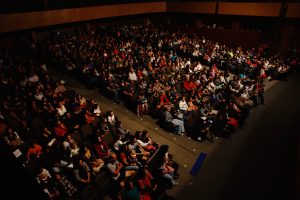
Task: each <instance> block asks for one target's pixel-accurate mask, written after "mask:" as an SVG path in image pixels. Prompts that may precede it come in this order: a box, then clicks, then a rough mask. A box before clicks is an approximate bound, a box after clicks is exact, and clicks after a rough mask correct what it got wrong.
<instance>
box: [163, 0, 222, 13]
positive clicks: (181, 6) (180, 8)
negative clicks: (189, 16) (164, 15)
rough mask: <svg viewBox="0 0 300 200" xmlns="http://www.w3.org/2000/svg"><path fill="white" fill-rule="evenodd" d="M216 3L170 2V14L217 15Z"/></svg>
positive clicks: (168, 6)
mask: <svg viewBox="0 0 300 200" xmlns="http://www.w3.org/2000/svg"><path fill="white" fill-rule="evenodd" d="M215 8H216V3H215V2H199V3H198V2H168V4H167V11H168V12H183V13H201V14H215Z"/></svg>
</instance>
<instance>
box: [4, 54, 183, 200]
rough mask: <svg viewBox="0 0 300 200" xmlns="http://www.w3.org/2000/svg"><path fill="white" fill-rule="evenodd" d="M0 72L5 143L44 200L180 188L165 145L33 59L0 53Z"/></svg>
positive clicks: (158, 193) (147, 195) (151, 195)
mask: <svg viewBox="0 0 300 200" xmlns="http://www.w3.org/2000/svg"><path fill="white" fill-rule="evenodd" d="M0 75H1V78H0V79H1V81H0V88H1V94H2V95H1V105H0V140H1V146H3V147H4V149H6V150H7V151H9V152H10V153H11V155H12V156H13V157H14V158H15V159H16V160H17V163H18V164H20V165H22V166H23V167H24V168H25V171H26V173H28V174H29V176H30V177H32V179H33V180H36V183H37V185H38V187H39V188H40V190H41V191H43V192H44V194H45V198H43V199H85V198H86V197H85V196H84V195H87V194H89V195H90V194H91V192H90V191H89V190H88V191H89V192H88V191H87V188H88V189H91V188H95V192H94V195H97V196H98V197H99V198H103V197H104V196H105V195H109V196H110V197H111V198H112V199H135V198H136V197H138V196H140V198H142V199H159V198H161V197H162V196H163V195H165V190H166V189H171V188H172V187H173V186H174V185H177V181H176V179H178V177H179V176H178V174H177V170H178V165H177V164H176V162H173V161H172V156H171V155H170V154H169V153H168V146H167V145H161V146H160V145H158V144H157V143H156V141H154V140H153V139H152V138H151V132H148V131H147V130H129V129H128V128H126V124H124V125H123V123H122V121H121V120H119V118H118V116H116V115H115V114H114V112H113V111H106V112H104V111H103V110H102V108H101V107H100V106H99V104H98V103H97V102H96V101H95V100H94V99H87V98H86V97H84V96H82V95H80V94H78V93H76V92H75V91H74V90H72V89H70V88H69V86H68V85H67V84H66V82H65V81H63V80H53V79H52V78H51V77H50V76H49V72H48V70H47V64H45V63H43V62H37V61H36V60H35V56H32V55H28V53H26V56H20V55H12V54H8V53H6V52H1V54H0ZM161 147H162V148H161ZM1 149H3V148H1ZM11 177H15V176H14V175H13V174H12V176H11ZM20 178H21V177H20ZM15 181H16V182H17V181H18V179H16V180H15ZM17 191H18V188H16V192H17Z"/></svg>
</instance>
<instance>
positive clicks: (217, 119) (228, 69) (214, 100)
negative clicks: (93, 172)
mask: <svg viewBox="0 0 300 200" xmlns="http://www.w3.org/2000/svg"><path fill="white" fill-rule="evenodd" d="M45 46H46V48H47V50H48V51H47V52H48V53H47V56H50V58H51V60H53V61H54V63H55V64H56V65H59V66H60V67H61V68H63V69H65V71H66V72H67V73H70V74H71V73H73V74H74V75H75V76H77V77H78V78H79V79H80V80H81V81H82V82H83V83H85V84H86V85H87V86H88V87H97V88H99V89H100V91H101V92H102V93H103V94H106V95H107V96H109V97H110V98H112V99H113V100H114V101H115V102H116V103H120V100H121V101H123V102H124V105H125V106H126V107H128V108H129V109H130V110H132V111H134V112H135V113H137V115H138V116H139V117H142V116H143V115H144V114H150V115H151V116H152V117H154V118H158V119H159V120H158V121H159V123H160V124H161V125H162V126H163V127H164V128H166V129H167V130H169V131H173V132H175V133H177V134H186V133H188V134H190V135H191V136H192V137H193V138H196V139H198V140H200V141H202V140H203V138H204V137H205V134H206V133H207V131H204V130H207V128H208V127H210V128H209V129H210V130H212V131H213V132H214V133H215V134H216V135H220V136H227V135H228V134H230V133H232V132H233V130H234V129H235V128H236V127H238V126H240V127H241V126H243V124H244V121H245V119H246V118H247V116H248V114H249V113H250V112H251V110H252V108H253V107H256V106H257V105H258V104H264V80H265V79H268V80H273V79H283V80H285V79H286V77H287V75H288V73H290V71H291V69H293V67H294V66H295V65H297V63H298V60H297V59H296V58H293V57H288V58H283V57H282V56H280V55H279V54H275V55H270V53H269V47H268V46H267V45H266V44H262V45H260V46H259V47H258V48H257V49H255V48H252V49H248V50H246V49H243V48H242V47H240V46H238V47H237V48H235V49H234V48H230V47H227V46H226V45H224V44H219V43H218V42H213V41H211V40H207V39H206V38H205V37H203V36H198V35H196V34H193V35H187V34H186V33H183V32H181V31H176V32H169V31H168V30H166V29H164V27H163V26H159V25H158V26H154V25H150V26H147V27H145V26H142V25H120V26H118V27H116V26H101V27H92V26H90V30H89V31H83V32H80V33H78V34H76V35H74V34H55V35H53V36H52V37H51V38H49V39H48V40H47V42H46V44H45ZM196 124H197V126H195V125H196ZM199 124H202V125H203V126H199ZM208 125H209V126H208ZM199 128H200V130H202V131H203V132H202V133H203V134H204V135H203V134H201V135H199Z"/></svg>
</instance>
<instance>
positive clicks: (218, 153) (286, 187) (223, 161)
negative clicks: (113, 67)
mask: <svg viewBox="0 0 300 200" xmlns="http://www.w3.org/2000/svg"><path fill="white" fill-rule="evenodd" d="M52 73H53V75H55V76H56V78H63V79H64V80H66V81H67V82H68V83H69V84H70V86H71V87H72V88H73V89H75V90H76V91H77V92H78V93H80V94H82V95H84V96H86V97H88V98H94V99H95V100H96V101H97V102H99V103H100V106H101V107H102V108H103V111H106V110H113V111H114V112H115V113H116V115H117V116H119V118H120V120H121V121H123V122H124V126H126V127H128V128H129V129H131V130H134V131H135V130H143V129H148V130H149V131H150V133H151V135H152V137H153V139H154V140H156V141H158V142H159V144H168V145H169V146H170V152H171V153H172V154H173V155H174V158H175V159H176V160H177V162H179V164H180V169H179V173H180V179H179V186H177V187H174V188H173V189H171V190H169V191H168V194H170V195H172V196H173V197H174V198H175V199H177V200H180V199H189V200H193V199H195V200H196V199H197V200H198V199H202V200H221V199H222V200H223V199H230V200H235V199H236V200H247V199H272V200H277V199H278V200H281V199H284V200H290V199H293V200H294V199H296V198H294V194H295V192H296V191H297V189H298V190H299V188H296V178H295V177H296V157H297V139H298V135H299V132H300V128H299V126H297V125H298V123H300V104H299V102H300V101H299V100H300V89H299V86H300V73H294V74H292V76H291V77H289V80H288V81H286V82H268V83H266V84H267V86H268V89H267V91H266V97H265V99H266V105H264V106H259V107H258V108H257V109H255V110H253V112H252V113H251V116H250V117H249V119H247V121H246V126H245V127H244V129H243V130H238V131H237V132H236V133H234V135H232V136H231V138H230V139H225V140H223V139H217V138H215V143H210V142H208V141H204V142H202V143H199V142H195V141H193V140H191V139H190V138H188V137H186V136H174V135H172V134H170V133H167V132H165V131H163V130H161V129H160V128H159V127H157V125H156V124H155V120H153V119H151V118H150V117H148V116H145V117H143V119H140V118H138V117H137V116H136V115H135V114H133V113H131V112H130V111H127V110H126V109H125V108H124V107H122V106H121V105H118V104H113V103H112V102H111V101H110V100H109V99H106V98H105V97H103V96H102V95H101V94H99V93H98V92H97V90H96V89H92V90H87V89H86V88H85V87H84V86H82V85H81V84H80V83H79V82H78V81H77V80H74V79H72V78H71V77H68V76H65V75H64V74H62V73H60V72H57V71H56V70H53V71H52ZM201 152H205V153H207V155H208V156H207V158H206V159H205V161H204V164H203V166H202V168H201V169H200V172H199V173H198V174H197V176H195V177H193V176H191V175H189V171H190V169H191V167H192V165H193V164H194V162H195V160H196V159H197V157H198V155H199V153H201ZM2 154H3V153H2ZM2 154H1V160H2V158H5V157H7V155H6V156H5V155H4V154H3V156H2ZM1 163H4V161H3V162H2V161H1ZM13 164H14V161H13V160H11V159H8V161H6V164H2V165H3V166H4V169H3V170H2V169H1V179H2V182H3V183H4V184H5V183H7V184H6V185H5V186H4V188H2V189H3V191H4V193H7V194H10V195H11V197H12V198H11V199H17V197H22V198H24V199H27V197H28V199H41V197H39V194H35V193H34V189H33V188H32V187H34V183H33V182H32V181H30V180H29V179H28V177H23V176H22V167H10V166H14V165H13ZM15 170H17V172H16V173H15V175H14V176H13V177H7V178H2V177H5V175H8V174H13V172H14V171H15ZM298 170H299V169H298ZM15 181H16V182H15ZM28 185H30V187H29V189H28V190H23V189H21V190H19V188H27V187H28ZM31 185H33V186H31ZM298 185H299V184H298ZM2 189H1V191H2ZM11 191H15V192H14V193H11ZM14 197H16V198H14ZM35 197H36V198H35Z"/></svg>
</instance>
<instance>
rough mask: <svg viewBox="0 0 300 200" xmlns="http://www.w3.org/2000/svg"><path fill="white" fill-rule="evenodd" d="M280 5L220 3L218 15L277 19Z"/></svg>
mask: <svg viewBox="0 0 300 200" xmlns="http://www.w3.org/2000/svg"><path fill="white" fill-rule="evenodd" d="M280 7H281V3H237V2H234V3H228V2H226V3H225V2H220V4H219V14H222V15H245V16H262V17H278V16H279V12H280Z"/></svg>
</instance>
